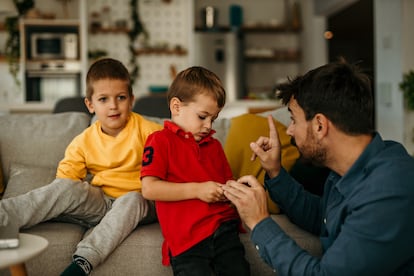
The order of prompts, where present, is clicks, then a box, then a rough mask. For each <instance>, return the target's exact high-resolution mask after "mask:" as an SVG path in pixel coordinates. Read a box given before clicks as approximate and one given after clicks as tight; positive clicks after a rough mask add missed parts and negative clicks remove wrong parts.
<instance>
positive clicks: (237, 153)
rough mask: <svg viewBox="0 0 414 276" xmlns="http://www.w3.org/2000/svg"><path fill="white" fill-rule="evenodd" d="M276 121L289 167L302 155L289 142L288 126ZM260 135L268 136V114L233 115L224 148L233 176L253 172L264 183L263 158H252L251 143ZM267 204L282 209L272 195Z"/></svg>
mask: <svg viewBox="0 0 414 276" xmlns="http://www.w3.org/2000/svg"><path fill="white" fill-rule="evenodd" d="M274 122H275V126H276V129H277V132H278V134H279V139H280V144H281V150H282V166H283V167H284V168H285V169H286V170H287V171H290V169H291V168H292V166H293V165H294V164H295V162H296V160H297V159H298V158H299V152H298V150H297V148H296V147H295V146H293V145H292V144H291V143H290V136H289V135H287V134H286V126H285V125H283V124H282V123H280V122H279V121H277V120H274ZM260 136H266V137H269V126H268V122H267V118H266V117H263V116H259V115H255V114H243V115H240V116H237V117H234V118H232V119H231V125H230V128H229V130H228V134H227V138H226V142H225V144H224V152H225V153H226V156H227V159H228V161H229V163H230V167H231V170H232V172H233V177H234V178H236V179H237V178H239V177H241V176H243V175H253V176H255V177H256V178H257V179H258V180H259V182H260V183H264V176H265V171H264V170H263V168H262V166H261V165H260V161H259V160H258V159H256V160H255V161H250V157H251V155H252V151H251V149H250V145H249V144H250V143H251V142H254V141H256V140H257V139H258V138H259V137H260ZM268 208H269V212H270V213H272V214H278V213H280V210H279V207H278V206H277V204H276V203H274V202H273V201H272V200H271V199H270V197H269V195H268Z"/></svg>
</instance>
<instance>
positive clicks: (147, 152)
mask: <svg viewBox="0 0 414 276" xmlns="http://www.w3.org/2000/svg"><path fill="white" fill-rule="evenodd" d="M153 155H154V148H153V147H145V148H144V154H143V157H142V166H146V165H149V164H151V163H152V157H153Z"/></svg>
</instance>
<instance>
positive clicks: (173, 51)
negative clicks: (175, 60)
mask: <svg viewBox="0 0 414 276" xmlns="http://www.w3.org/2000/svg"><path fill="white" fill-rule="evenodd" d="M135 54H136V55H137V56H140V55H176V56H185V55H187V50H185V49H157V48H146V49H139V50H136V52H135Z"/></svg>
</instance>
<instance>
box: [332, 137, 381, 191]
mask: <svg viewBox="0 0 414 276" xmlns="http://www.w3.org/2000/svg"><path fill="white" fill-rule="evenodd" d="M384 148H385V143H384V141H383V140H382V138H381V136H380V134H379V133H377V132H375V134H374V137H373V139H372V141H371V142H370V143H369V144H368V146H367V147H366V148H365V150H364V151H363V152H362V154H361V155H360V156H359V157H358V159H357V160H356V161H355V163H354V164H353V165H352V166H351V168H350V169H349V170H348V172H347V173H346V174H345V175H344V176H343V177H340V176H339V175H338V174H336V173H335V172H331V174H330V175H329V177H328V181H333V182H336V184H335V186H336V187H337V189H338V191H339V192H340V193H341V194H345V195H346V194H349V193H350V192H351V191H352V190H353V189H354V188H355V187H356V186H357V185H359V183H360V182H361V181H360V179H361V175H362V174H367V173H368V171H369V166H368V165H369V163H370V161H371V160H372V158H374V156H375V155H377V153H378V152H380V151H381V150H383V149H384ZM353 178H358V179H355V180H356V181H352V179H353ZM350 183H353V185H350Z"/></svg>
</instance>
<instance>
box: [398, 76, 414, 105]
mask: <svg viewBox="0 0 414 276" xmlns="http://www.w3.org/2000/svg"><path fill="white" fill-rule="evenodd" d="M400 89H401V90H402V91H403V93H404V98H405V99H406V100H407V107H408V108H409V109H411V110H414V71H413V70H410V71H409V72H408V73H406V74H404V75H403V80H402V82H401V83H400Z"/></svg>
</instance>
